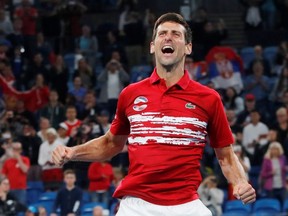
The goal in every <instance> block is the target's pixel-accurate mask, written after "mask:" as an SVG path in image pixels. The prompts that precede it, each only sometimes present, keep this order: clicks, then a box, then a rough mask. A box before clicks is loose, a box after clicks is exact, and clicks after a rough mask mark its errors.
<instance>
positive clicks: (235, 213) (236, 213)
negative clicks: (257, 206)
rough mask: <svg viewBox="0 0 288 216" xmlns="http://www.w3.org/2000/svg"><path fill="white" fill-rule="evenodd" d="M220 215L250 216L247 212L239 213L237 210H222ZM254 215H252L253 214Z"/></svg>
mask: <svg viewBox="0 0 288 216" xmlns="http://www.w3.org/2000/svg"><path fill="white" fill-rule="evenodd" d="M222 216H250V214H249V213H239V212H227V213H226V212H224V213H223V214H222ZM253 216H254V215H253Z"/></svg>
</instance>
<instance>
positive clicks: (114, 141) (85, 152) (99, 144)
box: [52, 131, 128, 166]
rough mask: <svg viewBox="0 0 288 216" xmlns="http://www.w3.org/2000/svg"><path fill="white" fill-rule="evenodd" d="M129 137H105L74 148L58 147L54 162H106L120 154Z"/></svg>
mask: <svg viewBox="0 0 288 216" xmlns="http://www.w3.org/2000/svg"><path fill="white" fill-rule="evenodd" d="M127 138H128V136H127V135H113V134H112V133H111V132H110V131H108V132H107V133H106V134H105V135H103V136H101V137H99V138H96V139H92V140H90V141H88V142H86V143H84V144H82V145H77V146H74V147H66V146H62V145H60V146H58V147H57V148H56V149H55V150H54V151H53V153H52V162H53V163H55V164H56V165H59V166H61V165H63V164H64V163H65V162H67V161H69V160H73V161H104V160H107V159H110V158H112V157H113V156H115V155H116V154H118V153H120V152H121V151H122V149H123V147H124V145H125V144H126V142H127Z"/></svg>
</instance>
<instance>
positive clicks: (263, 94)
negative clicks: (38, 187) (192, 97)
mask: <svg viewBox="0 0 288 216" xmlns="http://www.w3.org/2000/svg"><path fill="white" fill-rule="evenodd" d="M96 2H98V1H96ZM100 2H101V3H99V2H98V4H101V5H102V6H105V7H103V8H106V9H109V10H110V9H111V10H113V12H115V11H117V14H118V20H117V21H118V22H117V23H109V24H107V23H106V22H105V20H103V24H100V25H99V26H97V28H96V27H95V26H91V25H90V24H89V23H83V22H81V20H82V18H83V17H84V16H85V14H86V13H88V12H91V7H93V5H95V4H96V3H95V1H85V0H83V1H76V0H75V1H74V0H67V1H60V0H39V1H36V0H35V1H29V0H21V1H16V0H14V1H9V2H7V3H6V4H5V3H2V4H3V5H2V8H1V9H0V87H1V94H0V134H1V137H0V144H1V148H0V169H1V173H2V175H3V176H2V178H3V179H1V180H0V197H1V200H0V208H1V206H5V204H3V203H5V200H7V196H8V195H7V194H9V196H11V197H14V199H15V200H18V202H17V203H18V204H17V206H16V207H15V206H14V207H13V208H15V209H18V210H19V211H22V212H23V211H26V210H27V211H30V210H31V211H30V212H32V211H33V208H31V209H30V210H29V208H28V209H27V207H28V205H29V204H30V203H29V202H28V201H27V191H26V188H27V183H28V182H31V181H42V182H43V183H44V187H45V191H58V195H59V198H58V203H57V205H56V204H55V206H54V210H53V211H56V209H57V208H56V207H59V206H61V205H62V204H61V198H60V196H63V197H65V193H68V192H70V191H71V188H72V189H73V191H74V189H75V188H76V189H77V190H76V189H75V194H77V193H80V194H81V191H88V192H89V194H90V196H91V198H92V200H93V201H98V202H104V203H106V204H107V206H111V205H112V204H114V203H117V200H114V199H112V197H111V194H112V193H113V190H114V189H115V187H117V185H118V184H119V182H120V181H121V179H123V177H124V176H125V173H126V172H127V169H128V166H129V161H128V153H127V149H126V148H124V149H123V152H122V153H121V154H119V155H117V156H115V157H114V158H112V159H111V160H109V161H105V162H101V163H98V162H97V163H96V162H93V163H91V162H78V161H77V162H69V163H67V164H65V165H64V167H63V168H59V167H55V166H54V165H53V164H52V163H51V162H50V154H51V152H52V150H53V149H54V148H55V147H56V146H57V145H66V146H75V145H81V144H83V143H84V142H86V141H88V140H90V139H93V138H97V137H99V136H101V135H103V134H104V133H105V132H107V130H109V127H110V124H111V121H112V120H113V118H114V114H115V109H116V105H117V101H118V96H119V93H120V92H121V90H122V89H123V88H124V87H125V86H127V85H129V84H130V83H133V82H136V81H139V80H141V79H144V78H146V77H148V76H149V75H150V74H151V72H152V71H153V68H154V62H153V57H152V56H150V54H149V51H148V50H149V45H150V41H151V37H152V31H153V25H154V22H155V20H156V18H157V16H158V14H157V13H156V12H153V11H151V10H149V9H145V10H143V9H142V10H140V9H139V8H138V7H137V1H133V0H119V1H116V0H115V1H113V0H110V1H104V0H103V1H100ZM240 2H241V3H242V4H243V6H244V8H245V10H244V12H245V13H244V14H243V23H244V24H245V29H246V30H247V32H248V33H247V34H248V35H249V37H250V36H252V37H253V34H251V31H253V32H254V31H255V32H261V31H262V30H265V29H274V30H277V29H281V30H286V31H288V24H287V23H288V18H287V14H288V13H287V9H288V1H287V0H286V1H285V0H241V1H240ZM267 14H269V16H268V15H267ZM188 23H189V25H190V27H191V29H192V31H193V54H192V55H191V56H188V57H187V59H186V63H185V67H186V70H187V71H188V73H189V75H190V77H191V79H194V80H196V81H198V82H201V83H202V84H204V85H207V86H209V87H210V88H213V89H215V90H216V91H218V92H219V94H220V95H221V97H222V101H223V105H224V107H225V110H226V114H227V119H228V121H229V123H230V126H231V130H232V132H233V134H234V136H235V148H234V149H235V152H236V153H237V156H238V157H239V160H240V162H241V164H242V165H243V168H244V170H245V171H246V172H247V177H248V178H249V172H250V169H251V168H252V167H256V168H257V167H258V168H259V172H258V173H257V175H258V176H259V177H260V176H261V179H262V181H261V182H259V181H258V180H257V181H254V182H253V184H254V185H253V186H255V187H256V189H257V190H258V191H257V192H258V194H259V196H270V197H275V198H278V199H279V200H280V201H281V202H282V203H283V200H284V199H285V197H286V196H287V194H286V191H287V190H286V188H287V185H286V182H288V181H287V180H286V179H287V178H286V176H287V167H288V166H287V165H288V164H287V162H286V159H287V156H288V40H286V41H285V40H283V41H281V43H279V45H278V46H276V47H275V49H276V51H275V55H273V58H272V57H271V58H269V59H267V56H265V55H264V50H265V48H266V47H264V46H262V45H261V44H257V43H254V44H253V47H251V48H252V54H251V55H252V58H251V59H250V60H249V61H246V59H244V58H242V56H241V48H240V49H236V48H234V47H229V48H227V47H226V48H223V47H221V42H222V41H223V40H225V39H227V38H229V29H228V28H227V26H226V24H225V21H224V20H223V19H222V18H221V17H219V19H218V20H216V21H215V20H210V19H209V13H208V12H207V11H206V9H205V8H204V7H199V8H198V9H197V10H196V11H195V12H194V13H193V14H192V16H191V19H190V20H189V21H188ZM254 36H255V35H254ZM250 39H251V37H250ZM254 39H255V38H254ZM251 41H252V42H253V38H252V40H251ZM256 41H257V40H256ZM243 48H244V47H243ZM215 49H216V50H215ZM218 169H219V166H218V164H217V161H216V159H215V155H214V152H213V151H212V150H211V148H210V147H209V145H207V147H206V149H205V153H204V157H203V160H202V174H203V177H204V178H205V179H206V177H207V178H208V179H206V180H204V181H203V185H202V186H201V187H200V190H201V191H199V193H200V195H201V194H202V195H203V196H202V198H203V197H205V193H206V192H207V191H206V188H207V187H208V186H209V188H210V185H212V186H213V188H215V187H218V188H221V189H223V190H226V191H228V196H227V197H228V198H227V197H226V199H233V197H232V196H231V194H230V195H229V191H230V192H231V186H230V185H229V184H228V183H227V182H225V180H224V178H223V177H222V176H218V175H219V173H221V172H218V171H217V170H218ZM63 182H65V184H66V187H68V189H67V188H66V189H65V188H64V189H63V187H62V186H63ZM71 182H72V183H71ZM2 184H3V185H2ZM9 184H10V187H9V186H7V185H9ZM5 185H6V186H5ZM67 185H68V186H67ZM69 185H70V186H69ZM207 185H208V186H207ZM5 187H6V188H5ZM7 187H8V189H7ZM67 191H68V192H67ZM79 191H80V192H79ZM73 193H74V192H73ZM215 193H216V195H215V199H216V198H217V199H216V201H215V202H216V203H217V206H218V207H217V206H216V207H215V206H214V207H213V209H212V208H211V209H212V211H214V212H215V213H214V214H215V215H221V208H220V209H219V202H220V203H221V200H220V201H219V198H222V195H221V191H220V192H219V191H216V192H215ZM219 193H220V195H219ZM63 194H64V195H63ZM81 196H82V195H81ZM209 196H210V199H211V194H210V195H209ZM78 198H79V197H78ZM9 199H10V198H9ZM11 199H12V198H11ZM203 199H204V200H205V198H203ZM77 200H78V199H75V200H74V201H75V202H77ZM223 200H224V196H223V199H222V201H223ZM206 201H207V205H210V204H211V202H212V201H211V200H206ZM62 202H63V200H62ZM6 204H7V203H6ZM74 204H75V203H74ZM74 204H73V205H72V204H71V205H72V206H74ZM74 207H75V206H74ZM116 207H117V206H116ZM3 208H4V207H3ZM3 208H2V209H3ZM5 208H6V207H5ZM71 209H73V208H71ZM71 209H68V210H67V209H66V210H65V209H63V208H61V210H63V212H65V211H67V214H68V213H71V212H69V211H72V210H71ZM34 210H35V209H34ZM7 211H8V210H7ZM95 211H97V210H95ZM37 212H38V210H37ZM217 212H218V213H217ZM38 213H39V212H38ZM53 213H55V212H53ZM73 214H74V215H78V213H77V208H76V211H75V212H74V213H73ZM0 215H1V210H0ZM12 215H13V214H12ZM39 215H40V214H39ZM63 215H64V214H63ZM65 215H66V213H65ZM71 215H72V214H71Z"/></svg>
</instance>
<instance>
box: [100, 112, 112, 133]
mask: <svg viewBox="0 0 288 216" xmlns="http://www.w3.org/2000/svg"><path fill="white" fill-rule="evenodd" d="M97 119H98V122H99V124H100V125H101V127H102V128H103V132H104V134H105V133H106V132H107V131H109V129H110V126H111V123H110V114H109V112H108V111H107V110H105V109H104V110H101V112H100V113H99V115H98V117H97Z"/></svg>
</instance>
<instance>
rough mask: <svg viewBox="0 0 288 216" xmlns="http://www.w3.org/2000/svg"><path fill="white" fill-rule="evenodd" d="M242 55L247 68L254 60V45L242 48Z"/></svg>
mask: <svg viewBox="0 0 288 216" xmlns="http://www.w3.org/2000/svg"><path fill="white" fill-rule="evenodd" d="M240 56H241V58H242V60H243V63H244V68H245V69H247V68H248V67H249V64H250V63H251V62H252V60H253V59H254V57H255V53H254V48H253V47H243V48H242V49H241V50H240Z"/></svg>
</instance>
